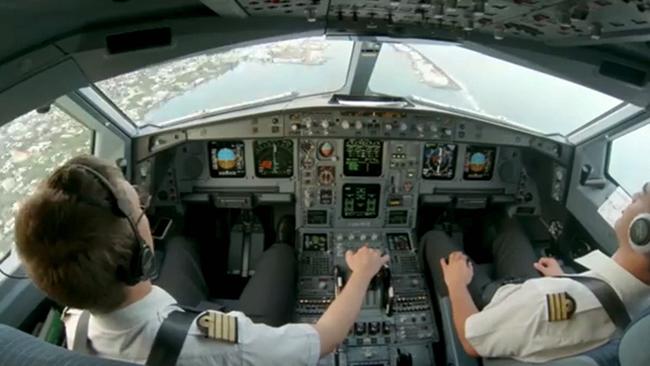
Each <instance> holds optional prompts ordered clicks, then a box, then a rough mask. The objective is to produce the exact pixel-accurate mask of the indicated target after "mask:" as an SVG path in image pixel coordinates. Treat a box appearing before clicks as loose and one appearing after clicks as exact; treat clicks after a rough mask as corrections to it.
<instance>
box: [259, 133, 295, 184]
mask: <svg viewBox="0 0 650 366" xmlns="http://www.w3.org/2000/svg"><path fill="white" fill-rule="evenodd" d="M253 147H254V149H253V156H254V157H255V175H256V176H258V177H260V178H290V177H292V176H293V141H291V140H258V141H255V143H254V145H253Z"/></svg>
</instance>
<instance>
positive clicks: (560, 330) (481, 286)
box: [423, 187, 650, 362]
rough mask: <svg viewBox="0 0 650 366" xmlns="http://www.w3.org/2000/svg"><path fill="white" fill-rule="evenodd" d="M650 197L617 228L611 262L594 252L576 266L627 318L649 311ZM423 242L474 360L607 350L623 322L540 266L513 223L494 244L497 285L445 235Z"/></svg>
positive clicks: (547, 262) (553, 264)
mask: <svg viewBox="0 0 650 366" xmlns="http://www.w3.org/2000/svg"><path fill="white" fill-rule="evenodd" d="M649 193H650V192H646V190H645V187H644V193H643V194H637V195H635V196H634V198H633V201H632V203H631V204H630V205H629V206H628V207H627V208H626V209H625V210H624V211H623V214H622V216H621V217H620V218H619V220H618V221H617V222H616V225H615V231H616V237H617V240H618V250H617V251H616V252H615V253H614V255H613V256H612V257H609V256H607V255H605V254H603V253H602V252H600V251H597V250H595V251H593V252H591V253H589V254H587V255H585V256H584V257H581V258H578V259H576V262H577V263H579V264H581V265H582V266H584V267H586V268H587V269H588V271H587V272H584V273H581V274H579V275H575V276H581V277H590V278H596V279H600V280H603V281H605V283H607V284H609V286H611V288H612V289H613V290H614V291H615V294H616V295H617V296H618V297H619V298H620V300H621V301H622V304H621V306H620V308H621V310H622V312H626V313H627V314H629V316H631V317H632V318H634V317H636V316H638V315H639V314H640V313H641V312H642V311H643V310H645V309H647V308H648V307H649V306H650V286H649V284H650V214H649V213H650V194H649ZM644 232H645V234H644ZM631 236H632V237H633V238H631ZM423 240H424V241H425V243H424V245H425V251H426V252H425V253H426V258H427V262H428V265H429V267H430V270H431V275H432V278H433V281H434V284H435V287H436V291H437V292H438V294H439V295H440V296H445V295H448V296H449V300H450V302H451V307H452V315H453V321H454V326H455V329H456V334H457V335H458V338H459V340H460V342H461V344H462V346H463V348H464V349H465V351H466V352H467V354H469V355H471V356H473V357H479V356H480V357H507V358H514V359H517V360H519V361H524V362H547V361H550V360H554V359H558V358H563V357H568V356H574V355H578V354H581V353H584V352H586V351H589V350H591V349H594V348H596V347H598V346H601V345H603V344H605V343H607V342H608V341H609V340H611V339H612V337H613V336H614V335H615V333H616V332H617V326H616V324H615V323H619V324H621V323H625V322H621V321H617V320H616V319H612V318H610V316H609V315H608V312H607V311H606V310H605V308H604V307H603V305H602V304H601V302H600V301H599V300H598V298H597V297H596V295H595V294H594V292H592V291H591V290H590V289H589V288H588V287H587V286H586V285H585V284H583V283H581V282H579V281H578V280H579V279H578V280H574V279H571V278H568V277H567V276H566V275H565V274H564V272H563V270H562V268H561V267H560V265H559V263H558V262H557V261H556V260H555V259H553V258H548V257H543V258H541V259H539V260H537V259H536V256H535V254H534V252H533V248H532V245H531V244H530V242H529V241H528V239H527V238H526V236H525V235H524V233H523V231H522V230H521V228H520V227H519V226H518V225H517V223H516V222H515V221H514V220H512V219H510V220H505V221H504V222H503V224H502V226H501V231H500V234H499V235H498V236H497V237H496V239H495V240H494V242H493V243H492V254H493V256H494V260H495V267H496V280H495V279H493V278H491V277H489V276H488V275H486V274H484V273H482V272H481V273H476V274H475V272H474V263H473V261H472V260H471V259H469V258H468V257H467V255H465V254H464V253H463V252H462V251H461V248H460V245H458V244H457V243H454V242H453V241H452V240H451V238H449V237H448V236H447V235H446V234H444V233H441V232H437V231H432V232H429V233H428V234H427V235H425V237H424V238H423ZM539 273H541V274H542V275H543V277H540V276H539ZM557 276H563V277H557ZM619 304H620V302H619ZM623 308H624V309H623ZM620 315H621V314H614V316H615V317H617V318H619V319H620ZM618 328H621V327H620V326H619V327H618Z"/></svg>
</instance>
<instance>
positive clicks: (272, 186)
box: [147, 110, 559, 366]
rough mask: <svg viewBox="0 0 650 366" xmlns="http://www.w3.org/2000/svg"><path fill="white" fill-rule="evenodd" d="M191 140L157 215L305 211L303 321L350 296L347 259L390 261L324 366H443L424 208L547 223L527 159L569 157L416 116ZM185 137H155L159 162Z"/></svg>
mask: <svg viewBox="0 0 650 366" xmlns="http://www.w3.org/2000/svg"><path fill="white" fill-rule="evenodd" d="M183 133H184V136H185V137H186V140H184V141H183V142H182V143H177V144H176V145H175V146H174V150H173V154H171V155H170V156H172V158H171V163H170V164H168V167H169V168H168V169H167V171H165V172H164V173H162V174H165V176H164V179H162V180H160V179H158V180H159V181H161V182H162V183H161V184H159V185H158V186H157V187H156V188H155V192H154V199H155V201H156V202H155V203H156V205H158V206H165V205H169V206H174V207H178V209H181V210H182V207H183V205H184V204H185V203H192V202H198V201H202V202H212V203H214V204H215V205H217V207H228V208H232V207H235V206H233V205H237V204H242V205H244V206H247V207H250V206H252V205H253V204H254V201H255V202H257V203H263V204H271V205H273V204H276V203H277V202H282V204H285V205H292V207H293V210H294V213H295V218H296V232H297V236H296V249H297V255H298V260H299V273H298V284H297V288H298V298H297V302H296V306H295V316H296V319H295V320H296V321H299V322H316V321H317V320H318V318H319V317H320V316H321V315H322V314H323V313H324V311H325V310H326V309H327V307H328V306H329V304H331V302H332V301H334V299H336V297H337V296H338V294H339V293H340V292H341V291H342V290H343V289H344V288H345V284H346V282H347V280H348V279H349V277H350V275H351V272H350V269H349V268H348V267H347V264H346V262H345V253H346V251H347V250H356V249H358V248H359V247H361V246H363V245H368V246H369V247H372V248H376V249H378V250H380V251H382V252H383V253H386V254H389V255H390V263H389V265H388V266H387V267H386V268H384V269H382V270H381V271H380V273H379V274H378V275H377V276H376V277H375V278H374V279H373V280H372V283H371V284H370V287H369V289H368V292H367V294H366V296H365V299H364V302H363V307H362V309H361V313H360V315H359V318H358V320H357V322H356V323H355V324H354V326H353V327H352V329H350V332H349V334H348V337H347V339H346V340H345V342H344V343H343V344H342V345H341V346H340V347H339V349H338V350H337V351H336V352H335V353H334V354H332V355H330V356H328V357H326V358H324V359H322V360H321V361H320V364H321V365H387V366H388V365H391V366H393V365H399V366H407V365H433V364H435V361H434V360H435V358H434V352H433V344H434V343H435V342H437V341H438V340H439V335H438V326H437V324H436V320H435V317H434V313H433V307H432V299H431V297H430V293H429V290H428V288H427V284H426V281H425V277H424V276H425V273H424V269H423V268H422V265H421V262H420V257H419V254H418V249H417V248H418V245H417V240H418V239H417V237H416V234H415V230H416V227H417V225H418V221H419V220H418V208H419V207H420V206H421V205H440V206H444V207H456V208H462V209H481V208H485V207H487V206H488V205H489V204H494V203H496V204H503V205H506V206H507V207H508V209H509V210H511V213H513V214H517V215H535V214H537V213H538V212H539V210H540V209H539V198H538V192H537V188H536V186H535V182H534V181H533V180H532V179H529V178H528V175H527V172H526V169H525V167H524V166H523V164H522V156H521V153H522V149H524V148H530V147H533V146H534V147H535V148H537V149H538V150H541V151H542V152H543V153H546V154H548V155H549V156H552V155H553V154H557V151H559V150H558V149H559V147H558V146H556V145H555V144H552V143H548V141H542V140H540V141H541V142H539V141H537V140H535V139H534V138H531V137H530V136H529V135H526V134H523V133H518V132H514V131H512V130H508V129H504V128H500V127H496V126H489V125H484V124H481V123H479V122H476V121H472V120H465V119H463V120H461V119H453V118H447V117H444V116H443V117H441V116H440V115H437V114H430V115H427V114H418V115H408V114H405V113H403V112H399V113H397V112H395V113H393V112H391V113H388V112H376V113H375V112H367V111H362V112H349V111H348V112H346V111H338V110H337V111H335V112H328V113H320V112H318V113H316V112H309V113H308V112H304V113H287V114H286V115H284V116H274V115H271V116H266V117H259V118H256V119H245V120H238V121H231V122H225V123H221V124H215V125H209V126H207V127H196V128H193V129H189V130H187V131H183ZM241 136H245V138H242V137H241ZM177 138H178V134H174V133H169V134H164V135H160V136H157V137H154V138H151V139H150V142H149V144H148V149H149V150H150V151H155V150H156V149H161V146H164V144H166V143H173V141H174V139H177ZM161 141H162V142H161ZM152 156H153V155H152ZM159 174H161V173H159ZM147 179H149V178H147ZM554 179H555V178H554ZM249 196H250V197H253V198H250V199H249V198H247V197H249ZM242 197H243V198H242ZM287 197H289V198H287ZM219 205H221V206H219ZM224 205H225V206H224Z"/></svg>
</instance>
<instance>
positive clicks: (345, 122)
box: [341, 120, 350, 130]
mask: <svg viewBox="0 0 650 366" xmlns="http://www.w3.org/2000/svg"><path fill="white" fill-rule="evenodd" d="M341 127H342V128H343V129H344V130H347V129H349V128H350V122H348V121H347V120H343V122H341Z"/></svg>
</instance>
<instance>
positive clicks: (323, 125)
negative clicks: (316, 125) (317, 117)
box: [320, 119, 330, 128]
mask: <svg viewBox="0 0 650 366" xmlns="http://www.w3.org/2000/svg"><path fill="white" fill-rule="evenodd" d="M320 125H321V127H323V128H329V127H330V122H329V121H328V120H326V119H324V120H322V121H321V123H320Z"/></svg>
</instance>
